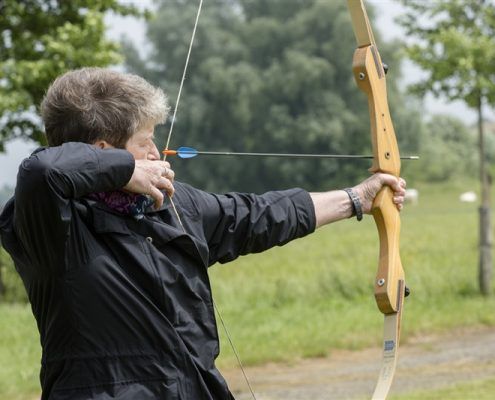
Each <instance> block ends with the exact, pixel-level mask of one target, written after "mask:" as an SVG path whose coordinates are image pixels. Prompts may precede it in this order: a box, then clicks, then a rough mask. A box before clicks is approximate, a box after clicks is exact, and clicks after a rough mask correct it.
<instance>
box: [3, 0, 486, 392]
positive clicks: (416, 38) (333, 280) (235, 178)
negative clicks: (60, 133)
mask: <svg viewBox="0 0 495 400" xmlns="http://www.w3.org/2000/svg"><path fill="white" fill-rule="evenodd" d="M365 3H366V7H367V10H368V14H369V16H370V19H371V25H372V28H373V30H374V34H375V38H376V42H377V45H378V47H379V49H380V53H381V57H382V60H383V62H384V63H386V64H387V65H388V66H389V72H388V74H387V85H388V101H389V105H390V108H391V114H392V117H393V122H394V126H395V131H396V134H397V138H398V141H399V147H400V151H401V154H402V155H419V156H420V159H419V160H418V161H404V162H403V165H402V175H403V176H404V177H405V178H406V180H407V181H408V187H409V188H410V189H413V190H411V191H410V192H409V194H408V205H407V207H406V210H405V211H404V212H403V217H402V220H403V236H402V246H401V249H402V258H403V265H404V268H405V270H406V277H407V279H408V286H410V287H411V290H412V293H413V294H412V296H411V298H410V299H408V301H407V307H408V310H407V312H406V313H405V315H404V318H405V321H404V334H403V339H404V343H406V344H407V343H408V340H409V341H413V340H414V338H417V337H418V336H421V335H424V334H428V335H430V334H435V335H436V334H438V335H447V336H449V335H450V336H451V335H453V334H454V335H455V334H457V333H458V332H459V330H465V329H473V330H475V331H477V330H479V329H481V328H483V329H486V328H488V329H489V330H491V329H492V328H493V327H494V326H495V315H494V313H493V309H494V306H495V304H494V301H493V297H492V296H491V294H492V292H493V287H494V284H493V281H492V254H493V249H492V240H493V239H492V236H493V227H492V221H491V219H492V218H491V208H492V204H493V202H492V198H493V189H492V185H491V180H492V179H491V177H492V176H493V173H494V158H495V138H494V134H495V116H494V113H493V110H494V104H495V79H494V78H495V35H494V33H495V32H494V31H495V2H494V1H493V0H456V1H431V2H425V1H421V0H409V1H394V0H369V1H366V2H365ZM197 8H198V1H192V0H154V1H152V0H140V1H139V0H136V1H130V0H129V1H123V0H122V1H117V0H91V1H90V0H74V1H70V2H65V1H48V0H46V1H43V0H25V1H14V0H4V1H1V2H0V26H1V28H2V36H1V40H0V115H1V117H0V165H1V168H0V207H1V206H3V204H5V202H6V201H7V200H8V199H9V198H10V197H11V196H12V194H13V192H14V188H15V179H16V171H17V167H18V165H19V163H20V162H21V160H22V159H23V158H25V157H27V156H28V155H29V154H30V152H31V151H32V150H34V149H35V148H36V147H38V146H40V145H45V139H44V136H43V126H42V123H41V121H40V118H39V116H38V113H37V112H38V106H39V104H40V102H41V99H42V98H43V94H44V92H45V91H46V89H47V87H48V86H49V84H50V82H52V81H53V80H54V79H55V78H56V77H57V76H58V75H60V74H62V73H64V72H65V71H67V70H69V69H74V68H79V67H83V66H107V67H109V68H115V69H118V70H122V71H128V72H132V73H136V74H138V75H141V76H143V77H145V78H146V79H147V80H149V81H150V82H152V83H153V84H154V85H157V86H159V87H161V88H162V89H163V90H164V91H165V93H166V94H167V95H168V97H169V101H170V104H171V105H172V106H174V105H175V102H176V97H177V92H178V88H179V82H180V79H181V75H182V72H183V68H184V62H185V58H186V53H187V49H188V45H189V41H190V38H191V33H192V28H193V25H194V19H195V16H196V12H197ZM355 47H356V46H355V38H354V34H353V31H352V25H351V22H350V16H349V13H348V10H347V7H346V2H344V1H340V0H270V1H266V0H207V1H205V4H204V6H203V11H202V14H201V17H200V20H199V25H198V30H197V34H196V40H195V42H194V46H193V49H192V55H191V61H190V64H189V68H188V71H187V76H186V80H185V85H184V89H183V93H182V98H181V101H180V105H179V109H178V112H177V119H176V121H175V127H174V135H173V137H172V142H171V144H170V147H171V148H177V147H179V146H191V147H194V148H196V149H198V150H213V151H240V152H274V153H276V152H279V153H319V154H321V153H329V154H370V152H371V143H370V135H369V126H370V122H369V116H368V105H367V99H366V98H365V96H364V95H363V94H362V93H361V92H360V91H359V90H358V88H357V86H356V84H355V82H354V78H353V76H352V71H351V63H352V55H353V52H354V49H355ZM169 123H170V121H168V122H167V124H165V125H164V126H160V127H158V128H157V132H156V136H157V140H158V144H159V146H162V147H163V146H164V144H165V136H166V133H168V129H169ZM169 161H170V162H172V166H173V168H174V170H175V172H176V178H177V179H178V180H181V181H185V182H188V183H190V184H192V185H194V186H196V187H198V188H201V189H204V190H207V191H215V192H224V191H232V190H236V191H249V192H258V193H261V192H264V191H267V190H272V189H283V188H289V187H294V186H299V187H303V188H305V189H307V190H310V191H316V190H329V189H332V188H339V187H346V186H349V185H351V184H353V183H355V182H357V181H359V180H361V179H363V178H364V177H366V176H367V175H368V172H367V168H368V167H369V164H370V163H369V160H368V161H366V160H328V159H325V160H307V159H296V160H294V159H280V158H257V159H251V158H246V159H242V158H230V157H226V158H224V157H222V158H220V157H218V158H215V157H197V158H195V159H192V160H182V159H170V160H169ZM40 212H42V210H40ZM353 223H354V221H345V222H343V223H342V224H339V225H338V226H335V227H333V226H332V227H327V228H325V229H323V230H322V231H321V232H318V234H316V235H314V236H312V237H311V238H306V239H304V240H303V241H300V242H296V243H293V244H290V245H289V246H286V247H284V248H281V249H274V250H273V251H270V252H269V253H268V254H264V255H258V256H249V257H243V258H242V259H241V260H239V261H236V262H235V263H234V265H233V266H229V267H215V268H213V269H212V273H211V277H212V282H213V287H214V293H215V296H216V299H217V303H218V304H219V305H220V307H221V308H223V309H224V314H225V316H226V319H227V320H228V321H230V324H231V325H233V327H232V331H233V336H234V337H235V338H236V342H238V344H237V343H236V344H237V345H238V347H239V350H240V352H241V355H242V354H244V357H243V359H244V361H245V363H247V364H248V365H265V364H266V363H268V362H282V363H284V362H295V360H299V359H303V358H304V359H305V358H312V357H321V356H329V355H331V354H332V352H333V351H335V350H336V349H344V350H359V349H365V348H368V347H373V346H379V343H380V338H381V324H382V320H381V317H380V316H379V313H378V310H376V309H375V308H376V306H375V305H374V300H373V296H372V291H373V277H374V273H375V269H376V264H377V263H376V258H377V251H378V240H377V238H376V233H375V227H374V223H373V221H372V219H368V220H367V221H364V223H363V224H361V225H360V226H359V227H356V225H355V224H353ZM329 326H332V332H329V328H328V327H329ZM350 331H352V332H353V333H352V334H351V335H350V334H349V332H350ZM371 332H372V333H371ZM222 340H223V339H222ZM227 347H228V345H227V344H226V345H225V346H223V348H224V350H223V351H222V356H221V358H220V360H219V363H220V365H221V366H222V368H225V369H226V370H227V371H230V370H232V369H235V368H236V367H235V362H234V357H233V355H232V354H231V352H230V351H229V349H228V348H227ZM289 349H290V351H288V350H289ZM39 354H40V349H39V338H38V336H37V330H36V326H35V322H34V320H33V318H32V315H31V314H30V310H29V306H28V304H27V298H26V295H25V293H24V288H23V287H22V283H21V282H20V281H19V279H18V277H17V275H16V272H15V268H14V266H13V265H12V262H11V260H10V259H9V257H8V256H7V254H6V253H5V252H4V251H3V250H2V253H1V254H0V360H2V361H1V362H0V397H1V398H6V399H25V398H26V399H32V398H36V396H37V395H38V391H39V384H38V378H37V373H38V369H39ZM494 358H495V352H494ZM377 366H378V358H377ZM491 367H493V363H492V364H491ZM471 383H472V382H471ZM471 383H466V385H469V384H471ZM461 384H462V382H461ZM455 385H457V386H455ZM455 385H454V383H453V382H447V381H446V383H445V385H444V386H445V387H444V388H442V390H444V389H445V390H447V391H448V390H451V391H452V392H442V394H441V395H440V394H438V393H439V392H435V390H437V389H438V388H437V387H435V388H430V387H424V388H420V389H424V390H430V392H427V393H426V392H421V393H420V394H417V393H416V394H414V393H415V390H416V391H417V390H418V388H416V389H415V390H413V389H410V390H409V389H408V390H406V389H404V393H405V394H404V396H416V395H417V396H419V397H418V398H423V399H424V398H445V397H443V396H450V397H452V393H457V392H458V391H459V390H461V389H459V387H458V382H457V383H455ZM480 385H481V387H482V392H480V393H481V394H479V393H478V394H477V395H476V396H477V397H476V398H477V399H479V398H484V397H483V396H485V395H486V396H490V397H486V398H492V397H493V396H495V383H494V378H493V375H491V376H488V377H486V379H485V378H483V379H482V382H481V384H480ZM454 386H455V388H454ZM239 390H240V391H241V392H242V390H243V389H239ZM411 393H412V394H411ZM425 393H426V394H425ZM445 393H447V394H445ZM460 393H464V396H465V397H462V398H464V399H467V398H470V397H469V396H471V394H465V393H467V392H462V391H461V392H460ZM469 393H471V392H469ZM240 396H242V393H240ZM349 396H350V395H349ZM428 396H430V397H428ZM435 396H436V397H435ZM466 396H467V397H466ZM480 396H481V397H480ZM274 398H278V397H274ZM281 398H282V397H281ZM285 398H289V397H285ZM312 398H316V397H314V396H313V397H312ZM322 398H328V397H322ZM349 398H353V397H349ZM400 398H409V397H400ZM411 398H413V397H411ZM459 398H460V397H459ZM473 398H474V397H473Z"/></svg>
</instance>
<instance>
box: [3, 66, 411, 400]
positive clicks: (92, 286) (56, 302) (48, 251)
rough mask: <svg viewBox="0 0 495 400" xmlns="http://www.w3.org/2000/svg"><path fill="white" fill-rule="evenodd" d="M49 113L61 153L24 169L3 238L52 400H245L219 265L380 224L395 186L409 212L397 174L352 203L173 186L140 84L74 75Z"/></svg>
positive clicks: (163, 110)
mask: <svg viewBox="0 0 495 400" xmlns="http://www.w3.org/2000/svg"><path fill="white" fill-rule="evenodd" d="M41 109H42V117H43V121H44V123H45V128H46V135H47V138H48V143H49V147H47V148H42V149H38V150H37V151H35V152H34V153H33V154H32V155H31V157H29V158H27V159H26V160H24V161H23V163H22V164H21V166H20V168H19V174H18V181H17V186H16V192H15V196H14V198H12V199H11V200H10V201H9V202H8V203H7V205H6V206H5V209H4V211H3V213H2V215H1V218H0V228H1V235H2V242H3V245H4V247H5V248H6V250H7V251H8V252H9V253H10V254H11V256H12V258H13V259H14V262H15V265H16V268H17V270H18V272H19V274H20V276H21V277H22V280H23V282H24V285H25V287H26V290H27V292H28V295H29V300H30V302H31V305H32V309H33V314H34V316H35V317H36V320H37V323H38V328H39V332H40V337H41V344H42V348H43V355H42V368H41V385H42V389H43V394H42V399H53V400H58V399H71V400H79V399H108V398H116V399H139V400H141V399H191V400H200V399H232V398H233V397H232V395H231V393H230V391H229V389H228V387H227V384H226V383H225V381H224V379H223V378H222V376H221V375H220V373H219V371H218V370H217V369H216V368H215V364H214V361H215V358H216V357H217V355H218V351H219V350H218V337H217V329H216V323H215V316H214V310H213V305H212V299H211V290H210V284H209V280H208V275H207V269H208V267H209V266H211V265H212V264H214V263H216V262H217V261H218V262H222V263H225V262H228V261H231V260H233V259H235V258H236V257H238V256H239V255H241V254H247V253H253V252H260V251H263V250H266V249H268V248H270V247H273V246H275V245H282V244H285V243H287V242H288V241H290V240H293V239H296V238H298V237H302V236H305V235H307V234H309V233H311V232H313V231H314V230H315V228H317V227H319V226H322V225H325V224H328V223H330V222H334V221H337V220H340V219H344V218H349V217H351V216H352V215H353V214H355V213H357V214H358V216H359V215H360V213H361V211H362V212H364V213H369V212H370V207H371V203H372V200H373V198H374V197H375V195H376V193H377V192H378V191H379V190H380V189H381V188H382V186H383V185H389V186H391V187H392V188H393V190H394V192H395V202H396V204H397V207H398V208H399V209H400V208H401V207H402V203H403V197H404V189H405V183H404V181H402V180H401V179H397V178H395V177H393V176H390V175H384V174H375V175H373V176H372V177H371V178H369V179H367V180H366V181H364V182H363V183H361V184H360V185H357V186H356V187H354V188H353V189H352V192H351V193H350V194H348V193H346V192H345V191H342V190H337V191H330V192H325V193H312V194H310V193H307V192H306V191H304V190H302V189H291V190H286V191H274V192H268V193H266V194H263V195H260V196H258V195H249V194H239V193H231V194H227V195H215V194H210V193H205V192H202V191H200V190H197V189H194V188H192V187H191V186H188V185H186V184H183V183H179V182H174V173H173V171H172V170H171V169H170V165H169V164H168V163H167V162H163V161H160V154H159V152H158V150H157V148H156V146H155V144H154V142H153V130H154V126H155V125H156V124H158V123H162V122H164V120H165V118H166V116H167V112H168V107H167V104H166V99H165V96H164V94H163V93H162V91H161V90H160V89H157V88H154V87H153V86H151V85H150V84H149V83H147V82H146V81H145V80H143V79H142V78H140V77H137V76H134V75H130V74H123V73H119V72H115V71H110V70H107V69H99V68H85V69H81V70H76V71H71V72H68V73H66V74H65V75H63V76H61V77H59V78H58V79H57V80H56V81H55V82H54V83H53V84H52V86H51V87H50V88H49V90H48V92H47V94H46V97H45V99H44V100H43V103H42V108H41ZM164 192H165V194H166V196H172V195H173V198H174V203H175V204H176V206H177V214H176V213H175V212H174V210H173V208H172V207H171V203H170V201H168V200H167V201H164V197H165V196H164ZM351 195H352V197H354V200H352V199H351ZM150 198H151V199H152V200H150ZM151 203H154V204H151ZM360 207H361V208H362V210H360ZM178 216H180V219H181V221H182V222H179V219H178Z"/></svg>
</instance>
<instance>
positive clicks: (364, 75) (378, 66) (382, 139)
mask: <svg viewBox="0 0 495 400" xmlns="http://www.w3.org/2000/svg"><path fill="white" fill-rule="evenodd" d="M352 71H353V73H354V79H355V80H356V83H357V85H358V87H359V88H360V89H361V90H362V91H363V92H364V93H365V94H366V96H367V97H368V109H369V114H370V122H371V144H372V148H373V155H374V159H373V164H372V166H371V168H370V171H371V172H373V173H375V172H385V173H388V174H392V175H395V176H399V174H400V157H399V148H398V145H397V140H396V138H395V131H394V126H393V124H392V120H391V118H390V111H389V108H388V102H387V83H386V80H385V71H384V70H383V66H382V61H381V59H380V55H379V54H378V51H376V47H375V46H373V45H372V46H368V47H365V48H358V49H356V51H355V52H354V58H353V62H352Z"/></svg>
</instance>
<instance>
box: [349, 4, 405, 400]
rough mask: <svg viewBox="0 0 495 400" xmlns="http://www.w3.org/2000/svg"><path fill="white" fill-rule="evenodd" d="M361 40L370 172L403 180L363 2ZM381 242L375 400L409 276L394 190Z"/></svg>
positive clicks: (358, 54)
mask: <svg viewBox="0 0 495 400" xmlns="http://www.w3.org/2000/svg"><path fill="white" fill-rule="evenodd" d="M347 5H348V8H349V11H350V13H351V18H352V26H353V29H354V33H355V36H356V40H357V45H358V47H357V49H356V51H355V52H354V58H353V62H352V70H353V73H354V78H355V80H356V82H357V85H358V87H359V88H360V89H361V90H362V91H363V92H365V93H366V95H367V97H368V107H369V114H370V122H371V141H372V146H373V164H372V166H371V168H370V171H371V172H373V173H376V172H384V173H388V174H392V175H395V176H397V177H398V176H399V175H400V154H399V148H398V146H397V139H396V137H395V132H394V127H393V125H392V119H391V117H390V112H389V108H388V102H387V85H386V81H385V74H386V71H385V70H384V67H383V64H382V61H381V58H380V54H379V53H378V49H377V47H376V44H375V40H374V37H373V32H372V30H371V26H370V22H369V20H368V15H367V13H366V9H365V7H364V4H363V1H362V0H347ZM372 213H373V217H374V219H375V222H376V226H377V229H378V235H379V240H380V257H379V264H378V272H377V274H376V280H375V299H376V302H377V305H378V308H379V309H380V311H381V312H382V313H383V314H384V315H385V320H384V334H383V364H382V368H381V371H380V376H379V378H378V382H377V384H376V387H375V391H374V393H373V399H377V400H378V399H386V397H387V394H388V391H389V389H390V386H391V385H392V380H393V377H394V373H395V367H396V364H397V348H398V345H399V335H400V322H401V316H402V306H403V302H404V295H405V283H404V270H403V269H402V264H401V261H400V254H399V237H400V217H399V211H398V210H397V207H396V206H395V204H394V203H393V193H392V190H391V189H390V188H389V187H385V188H383V189H382V190H381V191H380V192H379V193H378V195H377V197H376V198H375V201H374V202H373V206H372Z"/></svg>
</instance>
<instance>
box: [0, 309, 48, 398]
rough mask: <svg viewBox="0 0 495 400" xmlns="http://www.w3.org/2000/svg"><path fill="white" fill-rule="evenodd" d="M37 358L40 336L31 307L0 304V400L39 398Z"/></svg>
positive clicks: (38, 363)
mask: <svg viewBox="0 0 495 400" xmlns="http://www.w3.org/2000/svg"><path fill="white" fill-rule="evenodd" d="M40 359H41V350H40V341H39V335H38V331H37V328H36V323H35V321H34V318H33V316H32V314H31V308H30V306H29V305H0V360H1V361H0V398H1V399H5V400H25V399H28V400H33V399H35V398H36V395H38V398H39V393H40V384H39V378H38V376H39V366H40Z"/></svg>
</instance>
